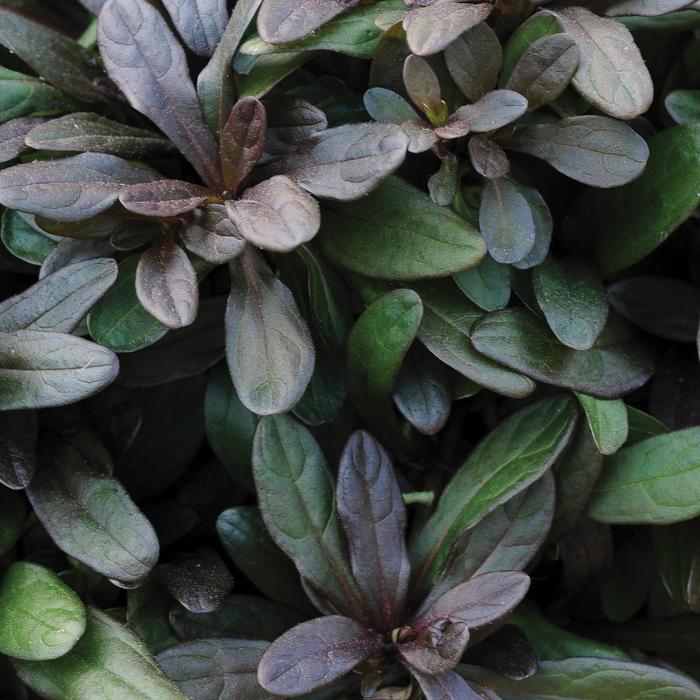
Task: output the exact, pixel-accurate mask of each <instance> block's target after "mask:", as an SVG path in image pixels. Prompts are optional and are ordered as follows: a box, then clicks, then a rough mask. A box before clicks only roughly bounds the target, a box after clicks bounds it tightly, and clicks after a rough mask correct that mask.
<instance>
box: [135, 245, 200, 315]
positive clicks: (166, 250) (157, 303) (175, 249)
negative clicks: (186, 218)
mask: <svg viewBox="0 0 700 700" xmlns="http://www.w3.org/2000/svg"><path fill="white" fill-rule="evenodd" d="M135 282H136V296H137V297H138V300H139V301H140V302H141V304H142V305H143V308H144V309H146V311H148V313H149V314H151V316H153V317H154V318H155V319H156V320H157V321H159V322H160V323H162V324H163V325H164V326H166V327H167V328H183V327H184V326H189V325H190V324H191V323H193V322H194V320H195V318H196V317H197V310H198V308H199V290H198V288H197V275H196V274H195V271H194V268H193V267H192V263H191V262H190V260H189V258H188V257H187V253H185V251H184V250H182V248H180V246H179V245H177V244H176V243H175V242H174V241H173V240H172V238H166V237H162V238H161V240H160V241H158V242H157V243H156V244H155V245H153V246H151V247H150V248H149V249H148V250H147V251H146V252H145V253H143V254H142V255H141V257H140V258H139V262H138V265H137V267H136V276H135Z"/></svg>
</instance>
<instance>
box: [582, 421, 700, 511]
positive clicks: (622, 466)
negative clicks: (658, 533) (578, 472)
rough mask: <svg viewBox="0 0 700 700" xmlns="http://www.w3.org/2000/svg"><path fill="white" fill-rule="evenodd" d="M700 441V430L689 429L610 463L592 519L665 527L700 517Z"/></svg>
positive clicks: (629, 449)
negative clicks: (699, 475)
mask: <svg viewBox="0 0 700 700" xmlns="http://www.w3.org/2000/svg"><path fill="white" fill-rule="evenodd" d="M699 440H700V431H699V430H698V429H697V428H686V429H685V430H678V431H675V432H671V433H666V434H663V435H656V436H654V437H650V438H647V439H646V440H642V442H639V443H637V444H635V445H632V446H631V447H625V448H624V449H622V450H620V451H619V452H618V453H617V454H615V455H613V456H612V457H609V458H608V459H607V460H606V461H605V469H604V470H603V475H602V477H601V479H600V481H599V482H598V485H597V487H596V490H595V492H594V494H593V497H592V500H591V507H590V511H589V512H590V515H591V517H593V518H595V519H596V520H599V521H601V522H611V523H650V524H659V525H661V524H665V523H674V522H678V521H680V520H689V519H690V518H694V517H697V516H698V515H700V508H698V497H697V493H696V491H697V479H696V478H695V472H696V471H697V469H698V468H700V442H699Z"/></svg>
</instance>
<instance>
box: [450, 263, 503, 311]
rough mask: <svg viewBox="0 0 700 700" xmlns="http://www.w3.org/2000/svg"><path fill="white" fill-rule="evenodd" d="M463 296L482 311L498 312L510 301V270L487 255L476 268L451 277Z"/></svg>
mask: <svg viewBox="0 0 700 700" xmlns="http://www.w3.org/2000/svg"><path fill="white" fill-rule="evenodd" d="M453 279H454V281H455V283H456V284H457V286H458V287H459V288H460V289H461V290H462V291H463V292H464V294H465V296H466V297H467V298H468V299H470V300H471V301H473V302H474V303H475V304H476V305H477V306H480V307H481V308H482V309H484V311H498V310H499V309H503V308H505V307H506V306H507V305H508V301H509V300H510V270H509V268H508V266H507V265H502V264H501V263H497V262H496V261H495V260H494V259H493V258H492V257H491V256H490V255H487V256H486V257H485V258H484V259H483V260H482V261H481V262H480V263H479V264H478V265H477V266H476V267H472V268H471V269H470V270H465V271H464V272H458V273H457V274H456V275H454V277H453Z"/></svg>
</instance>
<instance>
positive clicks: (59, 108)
mask: <svg viewBox="0 0 700 700" xmlns="http://www.w3.org/2000/svg"><path fill="white" fill-rule="evenodd" d="M76 106H77V105H76V104H75V102H73V100H72V99H71V98H70V97H68V96H67V95H64V94H63V93H62V92H61V91H60V90H57V89H56V88H55V87H53V86H52V85H49V84H48V83H45V82H44V81H43V80H39V79H38V78H33V77H32V76H30V75H25V74H24V73H17V72H16V71H13V70H9V69H7V68H3V67H2V66H0V124H4V123H5V122H7V121H9V120H10V119H17V118H19V117H25V116H37V117H39V116H41V117H50V116H52V115H54V114H60V113H61V112H68V111H70V110H72V109H74V108H75V107H76Z"/></svg>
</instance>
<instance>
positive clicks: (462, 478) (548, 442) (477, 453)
mask: <svg viewBox="0 0 700 700" xmlns="http://www.w3.org/2000/svg"><path fill="white" fill-rule="evenodd" d="M575 420H576V412H575V410H574V407H573V404H572V401H571V399H569V398H567V397H555V398H551V399H545V400H542V401H539V402H537V403H535V404H532V405H530V406H527V407H525V408H523V409H521V410H520V411H518V412H517V413H515V414H513V415H512V416H510V418H508V419H507V420H505V421H504V422H503V423H501V424H500V425H499V426H498V428H497V429H496V430H494V431H493V432H491V433H489V434H488V435H487V436H486V437H485V438H484V439H483V440H482V441H481V442H480V443H479V445H478V446H477V447H476V449H475V450H474V451H473V452H472V453H471V454H470V456H469V458H468V459H467V460H466V462H464V464H463V465H462V466H461V467H460V469H459V471H457V473H456V474H455V476H454V477H453V478H452V480H451V481H450V482H449V484H448V485H447V486H446V487H445V490H444V491H443V493H442V496H441V498H440V501H439V502H438V505H437V508H436V509H435V512H434V513H433V515H432V516H431V518H430V520H428V522H427V523H426V525H425V527H423V529H422V530H421V531H420V532H418V533H416V535H415V536H414V538H413V540H412V542H411V560H412V561H413V562H414V581H419V582H421V584H422V585H424V584H423V583H422V582H423V578H424V577H426V578H427V580H428V581H434V580H435V579H436V577H437V576H438V575H439V574H440V572H441V571H442V569H443V567H444V565H445V563H446V561H447V558H448V556H449V553H450V550H451V549H452V547H453V546H454V544H455V542H456V541H457V539H458V538H459V537H460V535H461V534H462V532H463V531H464V530H465V529H467V528H469V527H471V526H473V525H475V524H476V523H477V522H478V521H479V520H480V519H482V518H483V517H484V516H486V515H488V514H489V513H490V512H492V511H493V510H495V509H496V508H497V507H498V506H500V505H502V504H503V503H505V502H506V501H508V500H509V499H510V498H512V497H513V496H515V495H517V494H518V493H520V492H521V491H523V490H524V489H525V488H527V487H528V486H530V484H532V483H534V482H535V481H537V480H538V479H539V478H540V477H541V476H542V475H543V474H544V473H545V471H546V470H547V469H549V468H550V467H551V466H552V464H553V463H554V462H555V461H556V459H557V458H558V457H559V456H560V455H561V454H562V452H563V451H564V449H565V448H566V446H567V445H568V443H569V440H570V439H571V435H572V431H573V427H574V423H575Z"/></svg>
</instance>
